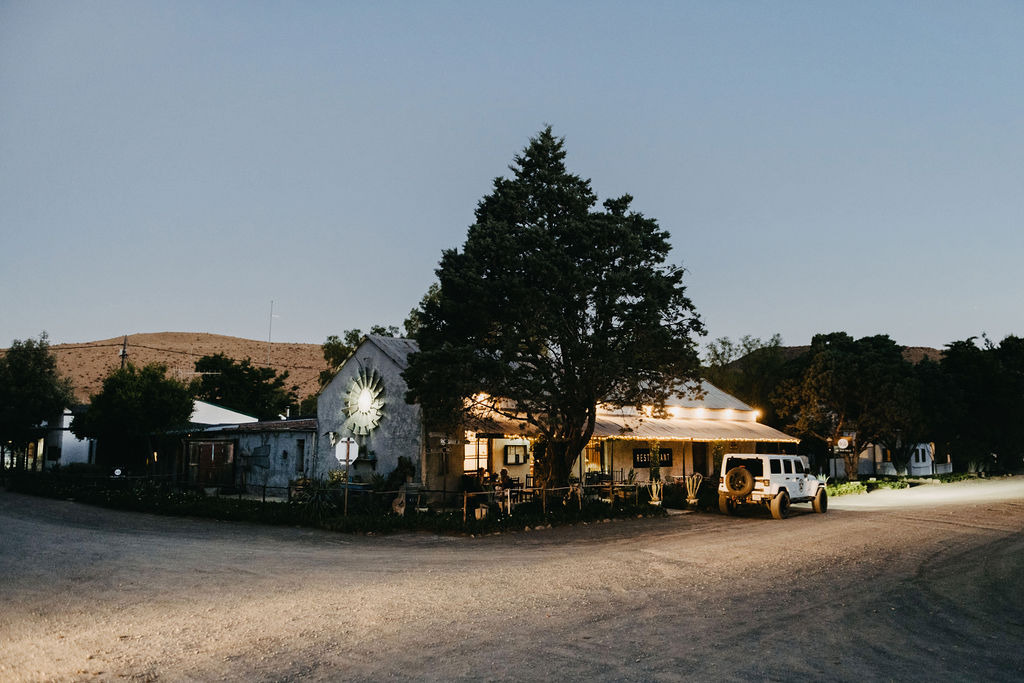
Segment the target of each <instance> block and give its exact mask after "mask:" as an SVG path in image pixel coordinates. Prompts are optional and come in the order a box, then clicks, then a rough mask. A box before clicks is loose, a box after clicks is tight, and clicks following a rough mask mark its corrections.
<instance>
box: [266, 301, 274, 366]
mask: <svg viewBox="0 0 1024 683" xmlns="http://www.w3.org/2000/svg"><path fill="white" fill-rule="evenodd" d="M273 332H274V300H273V299H271V300H270V324H269V325H268V326H267V367H268V368H269V367H270V337H271V335H272V334H273Z"/></svg>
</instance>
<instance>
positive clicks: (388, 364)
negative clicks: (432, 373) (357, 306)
mask: <svg viewBox="0 0 1024 683" xmlns="http://www.w3.org/2000/svg"><path fill="white" fill-rule="evenodd" d="M360 368H366V369H375V370H376V371H377V372H378V373H379V374H380V376H381V377H382V378H383V381H384V392H383V394H382V395H381V398H382V399H383V401H384V408H383V411H382V412H383V414H382V416H381V419H380V423H379V424H378V425H377V427H376V428H375V429H373V430H372V431H370V433H369V434H367V435H364V436H356V435H355V434H353V433H352V432H351V431H350V430H348V429H346V428H345V426H344V425H345V421H346V419H347V418H348V414H347V413H346V412H345V396H346V394H347V393H348V389H349V385H350V383H351V382H352V380H353V379H354V378H355V377H356V375H357V374H358V373H359V370H360ZM402 369H403V368H402V367H401V366H399V364H398V363H397V362H396V361H395V359H394V358H392V357H391V356H389V355H388V354H386V353H384V352H383V351H382V350H381V349H380V348H379V347H378V346H377V345H376V344H375V343H374V342H372V341H369V340H367V341H364V342H363V343H362V344H361V345H360V346H359V347H358V348H357V349H356V351H355V353H353V354H352V356H351V357H350V358H349V359H348V360H347V361H345V364H344V365H342V366H341V369H340V370H339V371H338V374H337V375H335V376H334V379H333V380H331V382H330V383H329V384H328V385H327V386H326V387H324V390H323V391H322V392H320V396H319V398H318V399H317V421H318V423H319V432H320V433H319V435H318V437H317V453H316V457H317V462H316V469H315V472H316V476H317V477H318V478H325V477H326V476H327V473H328V472H329V471H331V470H338V469H342V466H341V465H340V464H339V463H338V460H337V459H336V458H335V457H334V447H333V446H332V445H331V441H330V438H329V437H328V436H327V434H328V433H329V432H335V433H336V434H338V436H339V438H346V437H352V438H354V439H356V441H357V442H358V444H359V456H360V458H359V461H358V462H357V463H356V465H355V467H354V469H353V476H359V477H361V478H362V479H363V480H364V481H366V480H368V479H369V477H370V476H371V475H372V474H373V473H374V472H377V473H379V474H382V475H384V476H387V475H388V474H390V473H391V472H392V471H393V470H394V469H395V467H397V466H398V458H399V457H406V458H409V459H410V460H411V461H412V462H413V463H414V464H415V465H416V475H417V476H416V480H417V481H422V479H421V476H422V471H423V467H422V463H423V452H424V438H423V427H422V421H421V418H420V408H419V406H418V405H409V404H408V403H406V402H405V392H406V390H407V387H406V384H405V380H403V379H402V376H401V372H402ZM368 456H369V457H371V458H376V463H375V464H374V465H371V464H369V462H367V461H366V460H365V458H366V457H368Z"/></svg>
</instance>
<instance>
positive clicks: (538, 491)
mask: <svg viewBox="0 0 1024 683" xmlns="http://www.w3.org/2000/svg"><path fill="white" fill-rule="evenodd" d="M15 478H16V479H17V480H18V482H17V484H18V485H17V486H16V487H15V488H16V489H17V490H22V491H25V492H30V493H39V494H41V495H51V496H56V497H80V498H81V499H82V500H90V499H94V498H103V497H104V496H103V495H100V496H97V495H92V496H90V495H89V494H97V493H102V494H121V495H122V496H124V495H126V494H130V493H132V492H138V495H139V499H140V501H141V500H142V498H143V497H148V498H149V499H151V500H156V499H158V498H159V497H160V496H165V497H167V496H172V495H174V494H181V495H187V496H192V497H194V496H196V495H197V494H198V495H199V496H200V497H202V498H206V499H212V498H220V499H234V500H239V501H248V503H249V504H251V503H253V502H255V503H258V504H260V505H263V506H269V505H271V504H280V503H294V504H298V505H306V506H309V507H311V508H323V509H324V510H329V511H330V512H331V513H332V514H334V513H336V514H341V515H348V514H349V513H353V514H367V513H369V514H374V513H378V514H386V513H397V514H402V515H404V514H405V513H406V512H407V511H416V512H419V513H424V512H446V513H453V512H454V513H457V514H458V516H461V518H462V520H463V521H464V522H465V521H468V520H471V519H482V518H484V517H487V516H492V515H500V514H506V515H507V514H511V513H512V512H513V511H514V510H516V509H517V508H520V507H522V506H528V507H530V508H532V510H533V511H535V512H537V513H540V514H541V515H546V514H547V513H548V512H549V510H552V509H559V510H565V509H566V508H567V507H569V506H572V507H574V508H577V509H578V510H580V511H582V510H583V508H584V506H585V505H588V504H594V503H603V504H605V505H607V506H609V508H610V509H614V508H615V507H616V506H620V507H629V506H638V505H641V504H642V503H645V502H647V501H648V500H649V499H650V491H649V488H648V487H647V485H646V483H641V482H616V481H615V480H614V478H609V479H608V480H607V481H598V482H596V483H584V484H580V483H574V484H570V485H568V486H562V487H538V486H530V487H526V486H522V487H511V488H501V487H497V486H496V487H493V488H487V489H485V490H476V491H466V490H464V491H452V490H450V489H448V490H435V489H427V488H423V487H421V486H419V485H416V484H408V485H406V486H404V487H402V488H400V489H397V490H374V489H373V488H372V487H371V486H370V485H369V484H364V483H356V482H350V483H349V484H348V485H345V484H344V483H336V484H330V485H328V484H324V483H321V482H305V483H296V484H292V485H289V486H269V485H263V484H249V485H246V486H244V487H243V486H235V487H226V486H203V485H201V484H200V485H197V484H195V483H189V482H187V481H184V480H183V478H182V477H181V476H180V475H173V474H172V475H142V476H133V475H122V476H100V475H94V474H84V473H82V474H78V473H76V474H70V473H61V472H21V473H17V474H15V475H14V476H13V477H12V478H11V479H12V480H13V479H15ZM12 483H14V482H13V481H12ZM671 485H672V484H671V482H669V483H668V486H671ZM105 497H106V498H107V499H110V497H111V496H105Z"/></svg>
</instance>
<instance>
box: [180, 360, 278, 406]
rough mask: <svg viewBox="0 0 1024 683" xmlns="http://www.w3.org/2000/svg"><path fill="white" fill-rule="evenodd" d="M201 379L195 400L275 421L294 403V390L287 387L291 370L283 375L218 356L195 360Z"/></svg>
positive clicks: (195, 389)
mask: <svg viewBox="0 0 1024 683" xmlns="http://www.w3.org/2000/svg"><path fill="white" fill-rule="evenodd" d="M196 372H197V373H199V379H197V380H196V382H195V385H194V386H193V391H194V392H195V395H196V398H199V399H201V400H203V401H209V402H210V403H215V404H217V405H219V406H224V407H225V408H230V409H232V410H237V411H240V412H243V413H246V414H247V415H253V416H255V417H258V418H260V419H261V420H274V419H277V418H278V417H279V416H281V415H284V414H285V413H287V411H288V407H289V406H291V405H293V404H295V402H296V400H297V399H296V395H295V388H294V387H291V388H289V387H287V386H286V382H287V380H288V371H287V370H285V371H284V372H282V373H281V374H280V375H279V374H277V371H276V370H274V369H273V368H264V367H257V366H255V365H253V364H252V362H251V361H249V359H248V358H246V359H245V360H241V361H237V360H235V359H233V358H229V357H228V356H225V355H224V354H223V353H215V354H213V355H211V356H203V357H202V358H200V359H199V360H197V361H196Z"/></svg>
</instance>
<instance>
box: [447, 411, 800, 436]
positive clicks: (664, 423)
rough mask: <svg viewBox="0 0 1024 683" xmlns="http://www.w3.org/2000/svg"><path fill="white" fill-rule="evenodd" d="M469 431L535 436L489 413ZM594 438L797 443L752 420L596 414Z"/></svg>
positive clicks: (515, 422)
mask: <svg viewBox="0 0 1024 683" xmlns="http://www.w3.org/2000/svg"><path fill="white" fill-rule="evenodd" d="M467 425H468V428H469V430H470V431H475V432H478V433H485V434H506V435H508V436H537V434H538V432H537V428H536V427H534V426H533V425H531V424H527V423H526V422H522V421H520V420H513V419H510V418H507V417H503V416H499V415H494V414H491V415H489V416H487V417H485V418H476V419H474V420H471V421H470V422H469V423H467ZM594 438H598V439H613V438H620V439H643V440H649V439H659V440H662V441H690V440H692V441H779V442H791V443H797V442H799V441H800V439H797V438H796V437H792V436H790V435H789V434H785V433H783V432H780V431H779V430H777V429H775V428H774V427H769V426H768V425H763V424H760V423H758V422H754V421H752V420H708V419H699V418H692V417H637V416H636V415H621V414H619V415H616V414H613V413H607V412H602V413H598V416H597V421H596V422H595V424H594Z"/></svg>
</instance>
